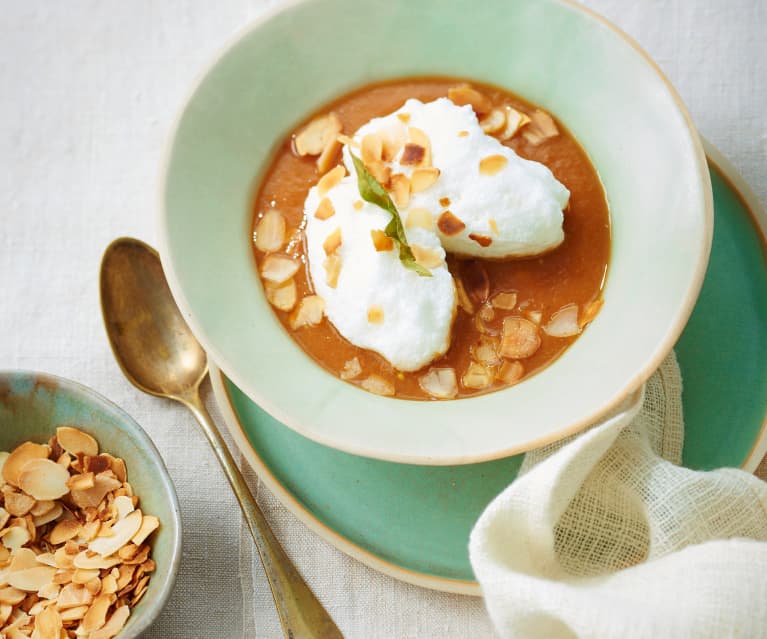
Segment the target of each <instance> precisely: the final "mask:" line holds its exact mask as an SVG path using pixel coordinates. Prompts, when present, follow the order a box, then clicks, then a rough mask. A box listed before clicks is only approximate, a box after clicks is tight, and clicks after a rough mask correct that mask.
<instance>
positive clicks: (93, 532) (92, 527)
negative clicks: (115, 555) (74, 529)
mask: <svg viewBox="0 0 767 639" xmlns="http://www.w3.org/2000/svg"><path fill="white" fill-rule="evenodd" d="M100 530H101V522H100V521H90V522H88V523H87V524H85V525H84V526H83V528H82V530H81V531H80V538H81V539H82V540H83V541H92V540H93V539H96V536H97V535H98V534H99V532H100ZM77 552H79V550H78V549H75V554H76V553H77Z"/></svg>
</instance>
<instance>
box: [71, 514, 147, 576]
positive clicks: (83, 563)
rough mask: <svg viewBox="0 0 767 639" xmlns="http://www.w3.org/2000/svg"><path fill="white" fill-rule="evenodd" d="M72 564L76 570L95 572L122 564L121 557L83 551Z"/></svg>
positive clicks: (108, 538)
mask: <svg viewBox="0 0 767 639" xmlns="http://www.w3.org/2000/svg"><path fill="white" fill-rule="evenodd" d="M136 512H138V511H136ZM98 539H101V538H98ZM98 539H94V540H93V541H94V542H95V541H98ZM111 539H112V538H111V537H106V538H104V541H107V540H111ZM91 543H93V542H91ZM72 563H73V564H74V566H75V568H80V569H82V570H93V569H95V568H98V569H99V570H104V569H106V568H111V567H112V566H117V565H118V564H119V563H120V557H102V556H101V555H99V554H97V553H94V552H92V551H89V550H83V551H82V552H81V553H79V554H77V555H75V558H74V559H73V561H72Z"/></svg>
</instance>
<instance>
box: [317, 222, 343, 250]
mask: <svg viewBox="0 0 767 639" xmlns="http://www.w3.org/2000/svg"><path fill="white" fill-rule="evenodd" d="M341 241H342V240H341V227H340V226H339V227H338V228H337V229H336V230H335V231H333V232H332V233H331V234H330V235H328V236H327V237H326V238H325V241H324V242H323V243H322V248H323V249H324V250H325V255H330V254H331V253H333V252H334V251H335V250H336V249H337V248H338V247H339V246H341Z"/></svg>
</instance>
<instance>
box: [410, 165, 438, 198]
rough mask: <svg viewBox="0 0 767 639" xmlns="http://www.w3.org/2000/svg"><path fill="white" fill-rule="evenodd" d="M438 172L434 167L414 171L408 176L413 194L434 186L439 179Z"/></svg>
mask: <svg viewBox="0 0 767 639" xmlns="http://www.w3.org/2000/svg"><path fill="white" fill-rule="evenodd" d="M439 175H440V171H439V169H436V168H434V167H427V168H425V169H416V170H415V171H413V174H412V175H411V176H410V186H411V190H412V191H413V193H420V192H422V191H425V190H426V189H428V188H430V187H431V186H434V184H436V183H437V180H438V179H439Z"/></svg>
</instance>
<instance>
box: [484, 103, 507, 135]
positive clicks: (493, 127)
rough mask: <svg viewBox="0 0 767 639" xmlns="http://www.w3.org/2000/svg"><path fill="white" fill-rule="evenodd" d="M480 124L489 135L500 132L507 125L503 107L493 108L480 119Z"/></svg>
mask: <svg viewBox="0 0 767 639" xmlns="http://www.w3.org/2000/svg"><path fill="white" fill-rule="evenodd" d="M479 126H480V127H482V130H483V131H484V132H485V133H487V134H488V135H493V134H494V133H498V131H500V130H501V129H503V128H504V127H505V126H506V113H505V111H504V110H503V109H493V110H492V111H490V113H488V114H487V115H486V116H485V117H484V118H482V119H481V120H480V121H479Z"/></svg>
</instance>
